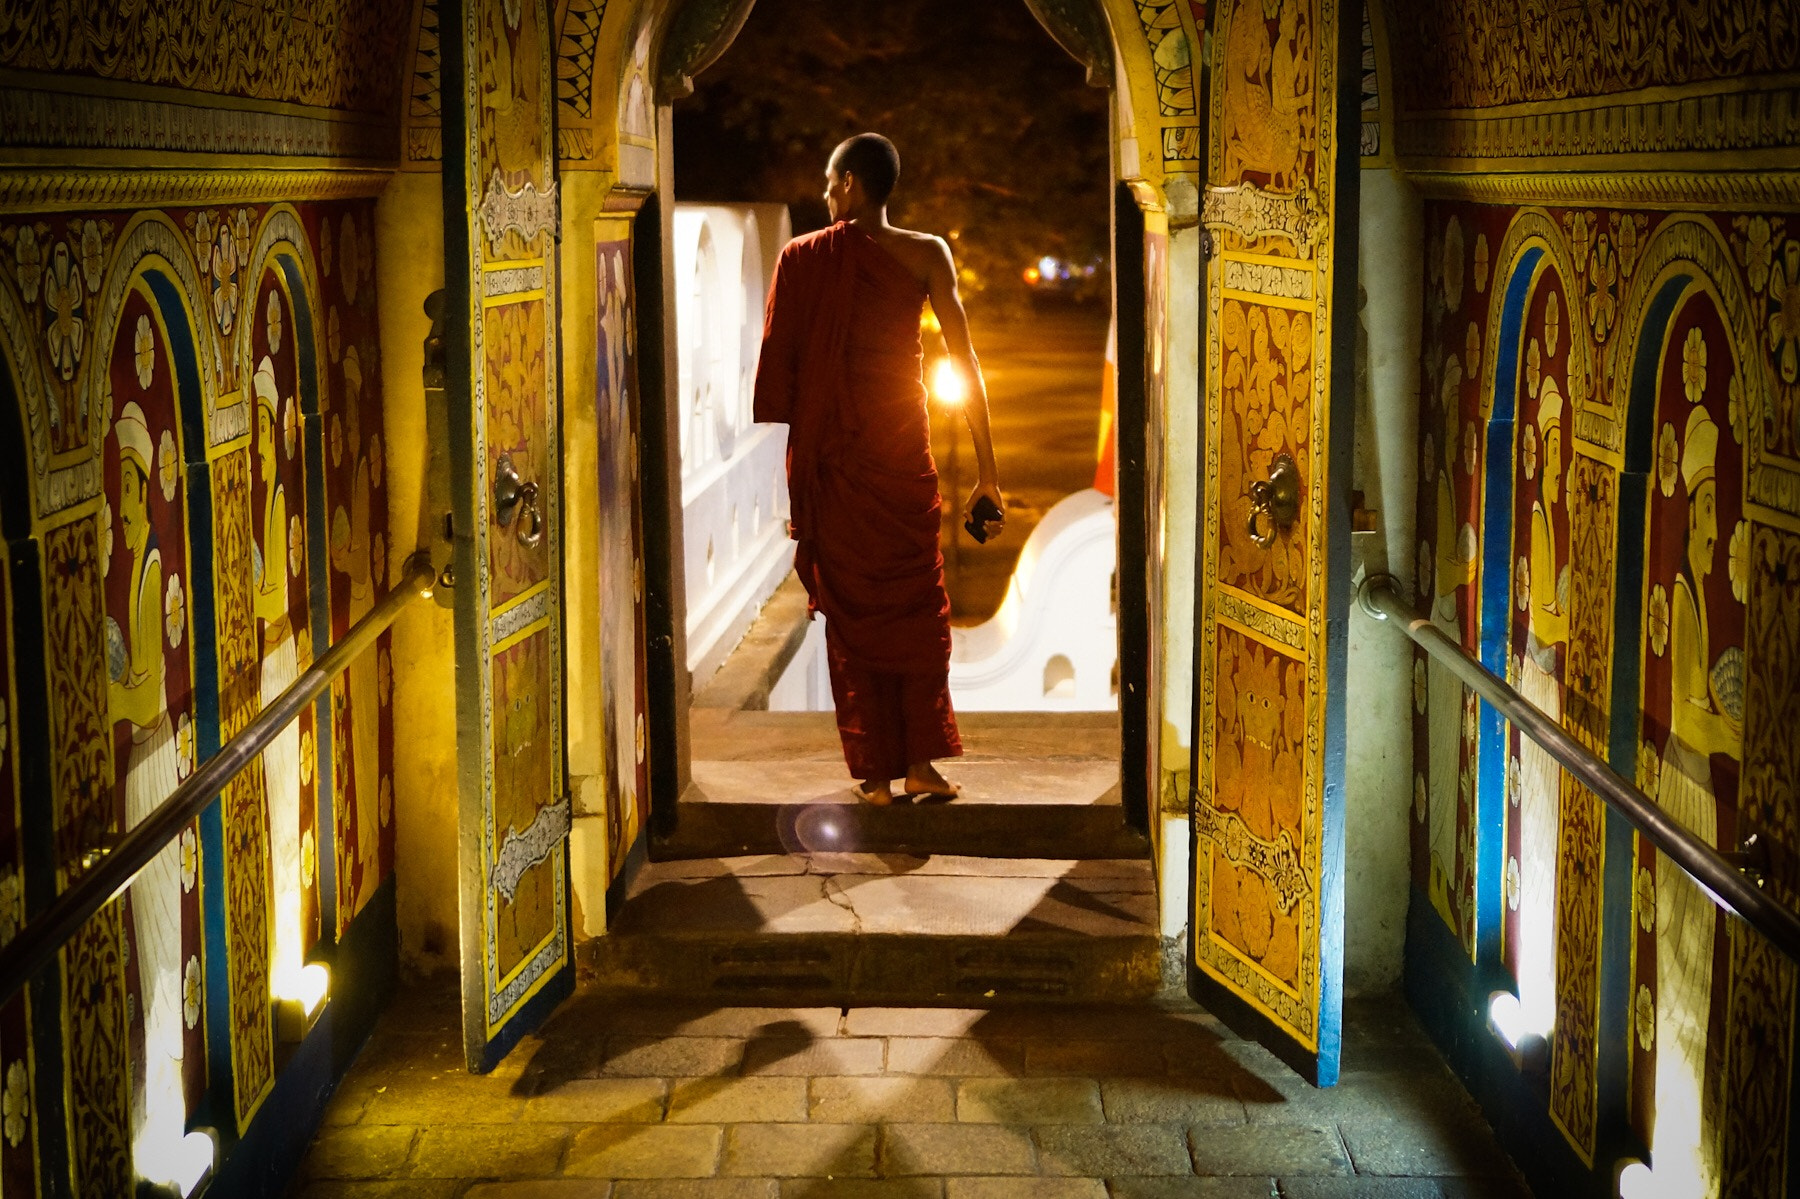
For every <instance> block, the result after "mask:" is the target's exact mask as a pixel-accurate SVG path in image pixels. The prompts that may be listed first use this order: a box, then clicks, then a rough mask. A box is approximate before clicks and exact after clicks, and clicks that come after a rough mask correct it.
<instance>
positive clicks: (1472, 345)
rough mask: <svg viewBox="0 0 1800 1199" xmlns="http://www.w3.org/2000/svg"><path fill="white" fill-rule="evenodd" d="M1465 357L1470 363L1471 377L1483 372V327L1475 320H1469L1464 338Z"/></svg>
mask: <svg viewBox="0 0 1800 1199" xmlns="http://www.w3.org/2000/svg"><path fill="white" fill-rule="evenodd" d="M1463 359H1464V361H1466V362H1467V363H1468V371H1469V378H1471V379H1473V378H1475V377H1476V375H1478V374H1479V373H1480V372H1481V327H1480V326H1479V325H1477V324H1476V323H1475V322H1474V321H1470V322H1469V332H1468V334H1467V335H1466V336H1465V337H1464V338H1463Z"/></svg>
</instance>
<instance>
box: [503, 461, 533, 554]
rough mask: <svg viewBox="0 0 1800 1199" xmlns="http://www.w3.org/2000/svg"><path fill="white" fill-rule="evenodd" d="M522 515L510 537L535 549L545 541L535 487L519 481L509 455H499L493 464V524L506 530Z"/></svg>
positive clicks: (516, 470) (526, 546) (529, 483)
mask: <svg viewBox="0 0 1800 1199" xmlns="http://www.w3.org/2000/svg"><path fill="white" fill-rule="evenodd" d="M521 514H523V515H524V517H525V519H523V520H520V521H519V524H518V528H516V529H514V531H513V536H515V537H516V538H518V541H519V544H520V545H522V546H524V547H525V548H526V549H528V550H529V549H536V548H537V547H538V545H539V543H541V542H542V541H543V540H544V516H543V513H542V512H540V511H539V510H538V485H537V483H536V482H526V481H524V480H521V479H520V478H519V469H518V467H516V466H514V465H513V461H512V455H511V454H501V455H500V458H499V461H497V462H495V463H494V523H495V524H497V525H499V526H500V527H501V528H503V529H504V528H508V527H510V526H511V525H512V523H513V521H514V520H515V519H516V518H518V517H519V516H520V515H521Z"/></svg>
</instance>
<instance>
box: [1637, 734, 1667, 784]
mask: <svg viewBox="0 0 1800 1199" xmlns="http://www.w3.org/2000/svg"><path fill="white" fill-rule="evenodd" d="M1661 774H1662V758H1660V757H1659V756H1658V755H1657V752H1656V746H1654V745H1652V744H1650V743H1649V742H1648V741H1640V742H1638V755H1637V785H1638V790H1639V791H1642V792H1643V793H1644V794H1645V795H1655V794H1656V788H1657V786H1658V785H1659V783H1660V781H1661V780H1660V778H1659V776H1660V775H1661Z"/></svg>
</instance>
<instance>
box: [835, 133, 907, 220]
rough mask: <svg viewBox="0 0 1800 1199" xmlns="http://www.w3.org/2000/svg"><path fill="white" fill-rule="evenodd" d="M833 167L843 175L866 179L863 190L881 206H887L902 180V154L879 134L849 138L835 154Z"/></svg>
mask: <svg viewBox="0 0 1800 1199" xmlns="http://www.w3.org/2000/svg"><path fill="white" fill-rule="evenodd" d="M831 166H832V169H833V170H835V171H837V173H838V174H840V175H855V176H856V177H857V178H858V179H860V180H862V185H863V190H864V191H865V192H867V193H868V196H869V199H871V200H873V201H874V202H875V203H877V204H886V203H887V200H888V197H889V196H890V195H892V194H893V191H894V184H896V183H898V182H899V181H900V151H898V150H896V149H894V143H893V142H890V141H889V140H888V139H887V138H885V137H883V136H881V134H879V133H859V134H857V135H856V136H855V137H851V138H845V139H844V140H843V141H842V142H840V143H839V144H838V148H837V149H835V150H833V151H832V152H831Z"/></svg>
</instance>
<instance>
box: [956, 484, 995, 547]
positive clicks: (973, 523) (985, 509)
mask: <svg viewBox="0 0 1800 1199" xmlns="http://www.w3.org/2000/svg"><path fill="white" fill-rule="evenodd" d="M1000 519H1002V514H1001V512H1000V508H999V506H998V505H996V504H995V503H994V501H993V500H991V499H989V498H988V497H987V496H985V495H984V496H982V497H981V498H980V499H978V500H976V501H975V510H974V511H973V512H972V513H970V514H969V519H968V520H966V521H964V522H963V528H965V529H967V530H968V532H969V536H971V537H973V538H974V539H975V540H976V542H977V543H978V544H982V545H985V544H987V538H988V535H987V522H988V521H990V520H1000Z"/></svg>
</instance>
